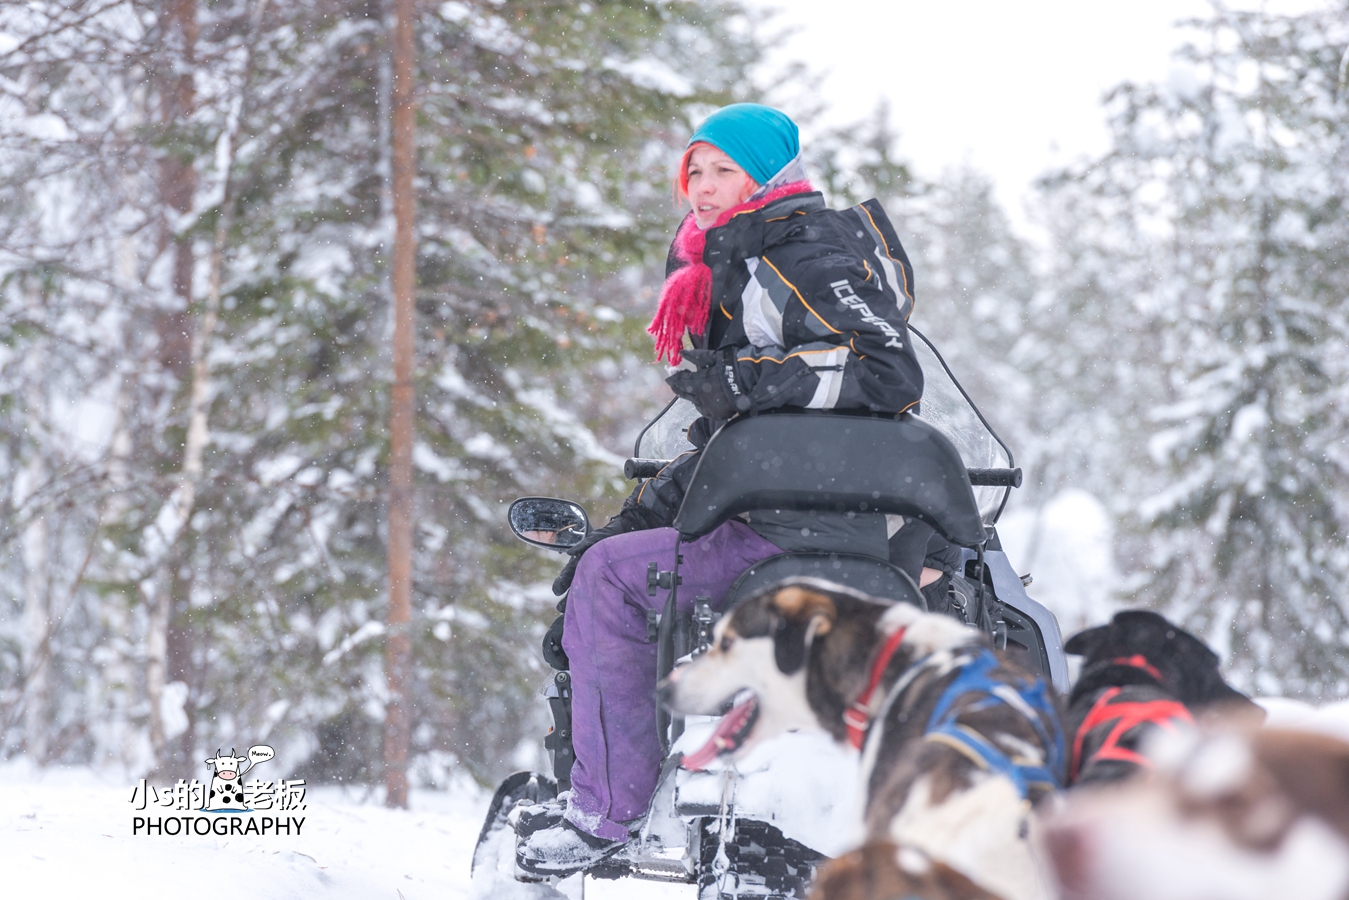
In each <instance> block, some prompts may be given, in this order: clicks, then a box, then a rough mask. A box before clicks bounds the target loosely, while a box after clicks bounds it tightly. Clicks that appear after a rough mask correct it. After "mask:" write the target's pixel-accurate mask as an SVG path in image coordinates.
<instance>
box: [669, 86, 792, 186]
mask: <svg viewBox="0 0 1349 900" xmlns="http://www.w3.org/2000/svg"><path fill="white" fill-rule="evenodd" d="M699 141H705V142H706V143H709V144H711V145H712V146H714V147H716V148H717V149H719V150H721V152H723V153H725V154H726V155H727V156H729V157H730V158H731V159H733V160H735V162H736V164H737V165H739V166H740V168H742V169H744V170H745V171H746V172H747V173H748V174H749V177H750V178H753V179H754V180H755V181H757V182H758V183H759V184H766V183H767V182H768V179H770V178H772V177H773V176H774V175H776V174H777V173H778V171H779V170H781V169H782V167H783V166H785V165H787V163H789V162H791V161H792V160H793V159H795V158H796V155H797V154H798V153H800V152H801V138H800V135H799V133H798V132H797V129H796V123H795V122H793V121H792V120H791V119H790V118H789V117H788V116H787V114H786V113H783V112H779V111H778V110H776V109H773V107H771V106H762V105H760V104H758V103H732V104H731V105H730V106H723V107H722V108H721V109H719V110H717V111H716V112H714V113H712V115H710V116H708V117H707V118H706V119H704V120H703V124H701V125H699V126H698V130H697V131H695V132H693V137H691V138H689V146H692V145H694V144H696V143H698V142H699Z"/></svg>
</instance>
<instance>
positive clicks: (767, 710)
mask: <svg viewBox="0 0 1349 900" xmlns="http://www.w3.org/2000/svg"><path fill="white" fill-rule="evenodd" d="M660 690H661V696H662V699H663V700H664V701H665V702H666V703H667V704H668V705H669V706H670V707H671V708H673V709H675V710H677V711H679V712H682V713H685V714H702V715H709V714H716V713H718V712H720V711H721V710H722V708H724V705H725V703H726V702H727V700H728V699H729V698H732V697H734V698H735V700H736V702H735V705H734V706H733V708H732V709H731V710H730V711H729V712H728V713H726V715H725V716H724V717H723V718H722V720H721V722H720V724H719V725H718V727H717V729H716V731H715V733H714V734H713V736H712V738H711V739H710V740H709V741H708V743H707V744H706V745H705V746H704V747H703V748H701V749H699V750H697V751H695V752H694V753H692V754H689V755H687V756H686V757H685V759H684V765H685V766H686V767H688V768H700V767H703V766H706V765H707V764H708V763H709V762H710V761H711V760H712V759H713V758H714V757H715V756H717V755H720V754H736V755H740V754H743V753H744V752H746V751H747V749H748V748H749V747H752V746H754V745H755V744H757V743H759V742H761V741H763V740H767V739H768V738H771V737H774V736H776V735H778V734H780V733H782V732H783V731H787V730H791V729H811V728H814V729H823V730H825V731H826V732H828V733H829V734H831V735H832V736H833V737H834V738H835V739H836V740H838V741H840V742H845V741H846V742H848V743H851V744H852V745H853V746H854V747H856V748H858V749H859V750H860V751H861V752H862V760H861V762H862V777H863V779H864V786H865V798H866V799H865V812H864V822H863V827H864V833H865V837H866V841H867V843H868V845H873V844H880V843H885V842H889V843H891V844H894V845H898V846H901V847H913V848H917V849H919V850H921V851H923V852H924V853H926V854H928V855H929V856H931V857H932V858H933V859H935V860H937V861H939V862H941V863H944V864H946V865H949V866H950V867H951V868H953V869H955V870H957V871H958V872H960V873H962V874H963V875H966V876H968V877H969V878H970V879H972V880H973V881H974V882H976V883H977V884H978V885H980V886H981V887H983V888H985V889H989V890H992V891H994V892H996V893H998V894H1001V895H1003V896H1005V897H1006V898H1008V900H1030V898H1039V897H1043V896H1044V890H1043V883H1042V879H1041V877H1040V873H1039V871H1038V867H1037V864H1036V859H1035V856H1034V854H1033V852H1032V837H1031V835H1030V830H1031V828H1032V826H1033V823H1032V822H1031V820H1030V816H1029V810H1030V807H1031V806H1032V805H1033V804H1034V803H1036V802H1038V801H1039V800H1041V799H1042V798H1043V797H1045V796H1047V795H1048V794H1050V793H1051V792H1053V791H1054V790H1055V789H1056V788H1057V787H1058V785H1059V784H1060V783H1061V779H1062V767H1063V761H1064V754H1065V746H1064V738H1063V732H1062V729H1061V725H1060V721H1059V713H1058V709H1057V699H1056V698H1055V697H1054V695H1053V692H1052V689H1051V688H1050V687H1049V685H1048V684H1046V683H1045V682H1044V681H1043V680H1042V679H1040V678H1038V677H1036V676H1034V675H1032V674H1030V673H1029V672H1027V671H1026V670H1024V669H1022V668H1021V667H1019V666H1018V665H1016V664H1015V663H1014V662H1012V661H1011V660H1010V659H1009V658H1008V657H1007V656H1006V655H1005V654H1001V653H997V652H995V651H994V650H992V649H991V648H990V647H989V646H988V643H987V639H986V638H985V637H984V636H983V635H981V634H980V633H979V632H978V631H976V630H974V629H972V628H969V627H967V626H965V625H962V624H960V623H959V622H957V621H955V620H954V619H951V618H949V617H947V616H942V615H936V614H931V613H926V612H923V611H922V610H920V609H918V608H917V607H914V606H910V605H908V604H904V603H898V604H895V603H889V602H884V601H880V600H876V599H875V598H872V597H868V596H866V595H864V594H860V593H857V592H854V591H851V590H848V589H846V588H843V587H840V586H838V585H834V584H831V583H829V582H824V581H819V580H816V579H791V580H788V581H785V582H782V583H780V584H778V585H775V586H773V587H771V588H768V589H766V590H765V591H763V592H761V593H759V594H756V595H754V596H752V597H750V598H748V599H746V600H745V601H744V602H742V603H740V604H739V605H737V606H736V607H735V609H734V610H732V611H731V613H730V614H729V615H727V616H726V617H725V618H723V619H722V620H721V621H720V622H719V623H718V624H717V626H716V629H715V630H714V632H713V642H712V647H711V648H710V649H709V651H708V652H707V653H705V654H703V655H702V656H700V657H698V658H697V659H695V660H693V661H692V662H691V663H689V664H687V665H685V666H682V667H679V668H677V669H675V671H674V672H673V673H672V674H671V675H670V677H669V678H668V679H666V681H665V683H663V684H662V686H661V688H660ZM864 849H865V848H864ZM884 858H885V853H884V851H883V850H874V849H873V850H870V851H867V852H864V854H863V856H862V857H861V860H862V863H863V864H867V865H869V864H871V863H873V862H875V861H876V860H880V859H884ZM826 871H827V870H826ZM876 877H877V878H879V877H880V876H879V875H876ZM821 879H825V876H824V874H822V875H821ZM825 883H827V881H826V880H822V881H821V884H825ZM817 896H829V895H828V894H827V893H826V894H824V895H820V894H819V893H818V892H817ZM876 896H877V897H879V896H880V895H876Z"/></svg>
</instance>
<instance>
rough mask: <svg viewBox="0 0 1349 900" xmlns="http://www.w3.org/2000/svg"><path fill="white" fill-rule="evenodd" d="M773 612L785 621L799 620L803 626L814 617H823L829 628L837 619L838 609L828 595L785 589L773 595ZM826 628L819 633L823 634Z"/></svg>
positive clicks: (806, 590)
mask: <svg viewBox="0 0 1349 900" xmlns="http://www.w3.org/2000/svg"><path fill="white" fill-rule="evenodd" d="M771 605H772V607H773V611H774V612H776V613H777V614H778V615H780V616H782V617H783V618H785V619H799V620H800V621H801V622H802V623H803V624H804V623H805V622H806V621H808V620H809V619H811V618H814V617H815V616H824V618H825V620H826V621H827V623H828V625H829V626H832V625H833V624H834V619H836V618H838V609H837V608H836V607H835V606H834V600H833V598H832V597H830V596H829V595H828V594H822V593H820V592H819V591H812V590H809V589H807V588H802V587H796V586H791V587H785V588H783V589H782V590H780V591H778V592H777V593H776V594H774V595H773V599H772V601H771ZM828 630H829V628H828V627H826V628H824V629H823V630H822V631H820V632H819V633H820V634H824V633H826V632H827V631H828Z"/></svg>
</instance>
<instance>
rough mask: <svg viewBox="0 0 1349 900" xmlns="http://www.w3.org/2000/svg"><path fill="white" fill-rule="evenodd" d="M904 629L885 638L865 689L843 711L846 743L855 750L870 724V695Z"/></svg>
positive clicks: (897, 645) (893, 654) (897, 648)
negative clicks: (846, 730)
mask: <svg viewBox="0 0 1349 900" xmlns="http://www.w3.org/2000/svg"><path fill="white" fill-rule="evenodd" d="M906 631H908V627H907V626H906V627H904V628H900V629H899V630H897V631H896V632H895V633H894V634H892V635H890V637H889V638H887V639H886V641H885V644H884V645H882V647H881V649H880V652H879V653H877V654H876V659H875V660H873V661H872V663H871V680H870V681H868V682H867V686H866V690H864V691H862V693H860V694H858V695H857V699H856V700H854V701H853V702H852V706H849V707H848V708H847V709H846V710H844V712H843V722H844V724H845V725H847V726H848V743H850V744H852V745H853V749H855V750H861V749H862V744H863V743H864V742H865V741H866V736H867V726H869V725H870V724H871V718H872V716H871V697H872V695H873V694H875V693H876V688H878V687H880V684H881V677H882V676H883V675H884V674H885V670H886V668H888V667H889V665H890V660H891V659H893V658H894V656H895V652H896V651H897V650H899V645H900V644H902V643H904V632H906Z"/></svg>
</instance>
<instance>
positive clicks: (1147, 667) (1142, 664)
mask: <svg viewBox="0 0 1349 900" xmlns="http://www.w3.org/2000/svg"><path fill="white" fill-rule="evenodd" d="M1110 665H1112V666H1130V667H1132V668H1135V669H1142V670H1143V671H1144V672H1147V673H1148V674H1149V675H1151V676H1152V677H1153V678H1156V679H1157V683H1158V684H1165V683H1166V682H1165V681H1164V680H1163V679H1162V673H1161V672H1160V671H1158V669H1157V667H1156V666H1154V665H1153V664H1152V663H1150V662H1148V658H1147V657H1146V656H1144V655H1143V654H1141V653H1135V654H1134V655H1133V656H1117V657H1115V658H1114V659H1112V660H1110Z"/></svg>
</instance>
